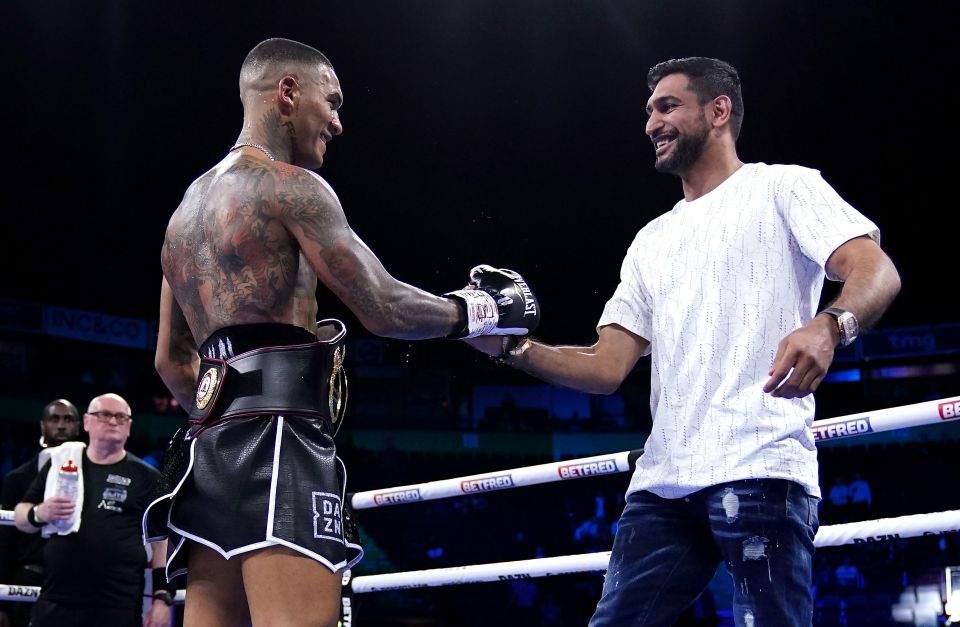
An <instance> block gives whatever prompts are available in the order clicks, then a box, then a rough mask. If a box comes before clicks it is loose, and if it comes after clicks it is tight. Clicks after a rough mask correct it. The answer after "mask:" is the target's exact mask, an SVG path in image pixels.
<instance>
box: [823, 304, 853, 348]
mask: <svg viewBox="0 0 960 627" xmlns="http://www.w3.org/2000/svg"><path fill="white" fill-rule="evenodd" d="M820 313H825V314H827V315H830V316H833V317H834V318H835V319H836V320H837V328H838V329H840V345H841V346H849V345H851V344H853V341H854V340H855V339H857V336H858V335H860V322H859V321H858V320H857V317H856V316H855V315H853V314H852V313H851V312H849V311H847V310H846V309H840V308H839V307H827V308H826V309H824V310H823V311H821V312H820Z"/></svg>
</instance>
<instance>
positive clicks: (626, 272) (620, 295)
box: [597, 234, 653, 355]
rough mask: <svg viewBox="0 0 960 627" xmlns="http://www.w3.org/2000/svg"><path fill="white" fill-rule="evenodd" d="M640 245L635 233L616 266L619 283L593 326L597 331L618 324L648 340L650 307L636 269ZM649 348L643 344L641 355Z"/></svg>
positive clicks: (651, 315) (650, 336)
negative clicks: (621, 260) (621, 259)
mask: <svg viewBox="0 0 960 627" xmlns="http://www.w3.org/2000/svg"><path fill="white" fill-rule="evenodd" d="M641 245H642V244H641V238H640V235H639V234H638V235H637V237H636V238H635V239H634V241H633V244H631V245H630V249H629V250H628V251H627V256H626V257H625V258H624V259H623V264H622V265H621V266H620V284H619V285H618V286H617V289H616V290H615V291H614V292H613V296H611V297H610V300H608V301H607V304H606V306H604V308H603V314H601V316H600V321H599V322H598V323H597V332H599V331H600V329H601V328H603V327H605V326H607V325H609V324H618V325H620V326H621V327H623V328H624V329H626V330H628V331H630V332H631V333H635V334H637V335H639V336H640V337H642V338H644V339H646V340H647V341H651V340H650V338H652V337H653V310H652V309H651V308H650V299H649V298H648V292H647V289H646V287H645V286H644V284H643V277H642V276H641V274H640V268H639V266H638V262H639V259H640V255H639V252H640V246H641ZM651 348H652V342H651V344H648V345H647V348H646V350H645V351H644V353H643V354H644V355H647V354H649V353H650V351H651Z"/></svg>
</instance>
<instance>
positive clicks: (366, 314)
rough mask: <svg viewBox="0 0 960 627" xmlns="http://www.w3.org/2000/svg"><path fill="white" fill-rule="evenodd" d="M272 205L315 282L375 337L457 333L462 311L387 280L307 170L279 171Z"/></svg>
mask: <svg viewBox="0 0 960 627" xmlns="http://www.w3.org/2000/svg"><path fill="white" fill-rule="evenodd" d="M279 167H280V168H281V170H282V171H283V174H284V175H285V178H283V179H282V180H278V182H277V191H276V198H275V202H274V203H271V204H272V206H273V207H274V210H275V211H277V213H278V215H276V216H275V217H276V218H277V219H279V220H280V221H281V222H282V223H283V224H284V226H285V227H286V228H287V230H288V231H290V233H291V234H293V236H294V237H295V238H296V240H297V243H298V244H299V245H300V249H301V250H302V251H303V254H304V256H305V257H306V258H307V260H308V261H309V262H310V265H311V266H312V267H313V269H314V271H315V272H316V273H317V277H318V278H319V279H320V281H322V282H323V284H324V285H326V286H327V287H328V288H329V289H330V290H331V291H332V292H333V293H334V294H336V295H337V297H339V298H340V300H342V301H343V302H344V304H345V305H346V306H347V307H349V308H350V311H352V312H353V313H354V315H356V316H357V318H358V319H359V320H360V323H361V324H363V326H364V327H365V328H366V329H367V330H369V331H370V332H371V333H374V334H376V335H381V336H386V337H395V338H406V339H425V338H433V337H446V336H449V335H451V334H454V333H457V332H459V331H460V330H461V329H462V328H463V326H464V323H465V320H464V315H463V310H462V309H461V307H460V306H459V305H458V304H457V303H455V302H454V301H452V300H450V299H448V298H442V297H439V296H434V295H433V294H430V293H428V292H425V291H423V290H421V289H419V288H416V287H414V286H412V285H408V284H406V283H403V282H401V281H398V280H397V279H395V278H394V277H393V276H391V275H390V274H389V273H388V272H387V271H386V269H385V268H384V267H383V264H381V263H380V260H379V259H377V257H376V255H374V254H373V251H371V250H370V249H369V248H368V247H367V245H366V244H364V243H363V242H362V241H361V240H360V238H359V237H358V236H357V234H356V233H354V232H353V229H351V228H350V226H349V225H348V224H347V219H346V216H344V213H343V209H342V207H341V206H340V201H339V200H338V199H337V196H336V194H335V193H334V192H333V190H332V189H331V188H330V186H329V185H327V183H326V182H325V181H324V180H323V179H321V178H320V177H319V176H317V175H316V174H314V173H312V172H308V171H307V170H302V169H300V168H296V167H294V166H287V165H285V164H283V165H280V166H279Z"/></svg>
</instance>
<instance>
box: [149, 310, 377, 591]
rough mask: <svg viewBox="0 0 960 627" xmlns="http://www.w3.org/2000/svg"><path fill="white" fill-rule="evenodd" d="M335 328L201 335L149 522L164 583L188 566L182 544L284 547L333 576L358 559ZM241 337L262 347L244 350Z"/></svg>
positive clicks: (235, 550)
mask: <svg viewBox="0 0 960 627" xmlns="http://www.w3.org/2000/svg"><path fill="white" fill-rule="evenodd" d="M337 324H339V327H340V331H339V333H337V334H336V335H335V337H334V338H333V339H331V340H327V341H320V342H318V341H317V339H316V337H314V336H313V335H312V334H310V333H309V332H307V331H306V330H305V329H300V328H299V327H289V326H288V325H243V326H242V327H228V328H226V329H221V330H220V331H217V332H216V333H215V334H214V335H213V336H211V338H210V339H208V340H207V341H206V342H204V344H203V346H202V347H201V350H200V353H201V355H202V358H201V367H200V377H199V381H198V383H197V402H196V404H195V407H194V408H193V410H192V411H191V419H190V425H189V427H188V428H185V429H182V430H181V431H180V432H178V433H177V435H175V436H174V439H173V441H172V442H171V446H170V448H169V449H168V451H167V455H166V456H165V458H164V465H163V468H162V469H161V480H160V481H159V482H158V486H157V490H156V495H155V498H154V500H153V501H152V502H151V504H150V505H149V506H148V508H147V511H146V512H145V513H144V518H143V526H144V536H145V537H146V538H147V540H148V541H156V540H160V539H162V538H164V537H167V538H168V539H169V541H170V542H169V544H168V558H167V577H168V579H169V578H173V577H175V576H176V575H178V574H181V573H184V572H186V570H187V564H186V562H187V560H186V557H187V555H186V553H187V552H186V551H184V550H182V549H183V548H184V546H185V543H186V541H187V540H192V541H194V542H197V543H199V544H203V545H204V546H207V547H209V548H210V549H212V550H214V551H216V552H218V553H219V554H220V555H222V556H223V557H224V558H225V559H229V558H231V557H233V556H234V555H239V554H241V553H245V552H248V551H253V550H257V549H261V548H265V547H268V546H274V545H282V546H286V547H289V548H291V549H293V550H294V551H297V552H299V553H302V554H303V555H306V556H308V557H310V558H313V559H315V560H317V561H318V562H320V563H322V564H324V565H325V566H326V567H327V568H329V569H330V570H331V571H333V572H337V571H340V570H343V569H344V568H349V567H351V566H353V565H354V564H356V563H357V562H358V561H360V559H361V557H362V556H363V549H362V548H361V547H360V543H359V538H358V535H357V532H356V528H355V525H354V524H353V521H352V516H351V513H350V507H349V504H347V503H345V502H344V500H345V489H346V469H345V468H344V466H343V463H342V462H341V461H340V459H339V458H338V457H337V455H336V446H335V443H334V435H335V429H336V428H337V427H338V426H339V419H340V417H341V416H342V412H343V408H344V407H343V406H344V404H345V402H346V381H345V376H344V374H343V336H344V334H345V332H344V330H343V325H342V324H340V323H339V322H338V323H337ZM249 327H258V329H256V331H257V332H256V333H253V334H251V333H249V331H250V329H249ZM264 327H285V328H284V329H272V328H264ZM241 331H242V332H241ZM278 331H279V333H278ZM290 331H292V335H293V337H290V335H291V333H290ZM299 332H302V334H301V333H299ZM245 335H246V336H253V337H257V338H258V339H257V340H255V341H259V342H261V346H260V347H259V348H256V349H252V350H248V348H249V342H245V341H244V339H243V338H244V336H245ZM267 336H272V337H270V338H268V337H267ZM267 339H271V340H272V341H273V344H272V345H270V346H266V347H264V346H263V344H262V342H264V341H265V340H267ZM278 340H279V341H278ZM304 340H310V341H307V342H304ZM297 341H299V342H300V343H289V342H297ZM281 342H288V343H286V344H282V343H281ZM220 346H224V347H229V348H230V350H227V351H225V352H220V351H219V349H218V348H217V347H220ZM211 347H213V348H212V349H211ZM241 351H243V352H241ZM234 353H235V354H234ZM211 355H218V356H215V357H214V356H211ZM221 357H225V359H222V358H221ZM271 408H272V409H271Z"/></svg>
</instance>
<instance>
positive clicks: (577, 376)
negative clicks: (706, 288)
mask: <svg viewBox="0 0 960 627" xmlns="http://www.w3.org/2000/svg"><path fill="white" fill-rule="evenodd" d="M464 341H466V342H467V343H468V344H470V345H471V346H473V347H474V348H476V349H477V350H480V351H482V352H485V353H487V354H490V355H494V356H495V355H497V354H499V351H500V346H501V343H500V342H501V339H500V338H497V337H478V338H474V339H470V340H464ZM527 342H529V343H528V344H527V345H526V346H524V345H523V342H521V345H520V346H521V348H522V349H523V350H522V352H520V354H519V355H517V356H511V357H509V358H508V359H507V363H508V364H510V365H511V366H513V367H514V368H517V369H519V370H523V371H524V372H527V373H529V374H531V375H533V376H535V377H537V378H538V379H542V380H543V381H546V382H547V383H552V384H553V385H561V386H563V387H568V388H572V389H574V390H580V391H581V392H587V393H589V394H613V393H614V392H616V391H617V389H618V388H619V387H620V384H621V383H623V380H624V379H626V378H627V375H628V374H630V371H631V370H633V367H634V366H635V365H636V363H637V360H638V359H640V356H641V355H643V353H644V352H645V351H646V350H647V346H648V345H649V344H650V342H648V341H647V340H646V339H644V338H642V337H640V336H639V335H637V334H635V333H631V332H630V331H627V330H626V329H625V328H623V327H621V326H620V325H618V324H610V325H607V326H605V327H603V328H601V329H600V335H599V338H598V339H597V342H596V343H595V344H594V345H593V346H550V345H548V344H543V343H541V342H537V341H535V340H528V341H527Z"/></svg>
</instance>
